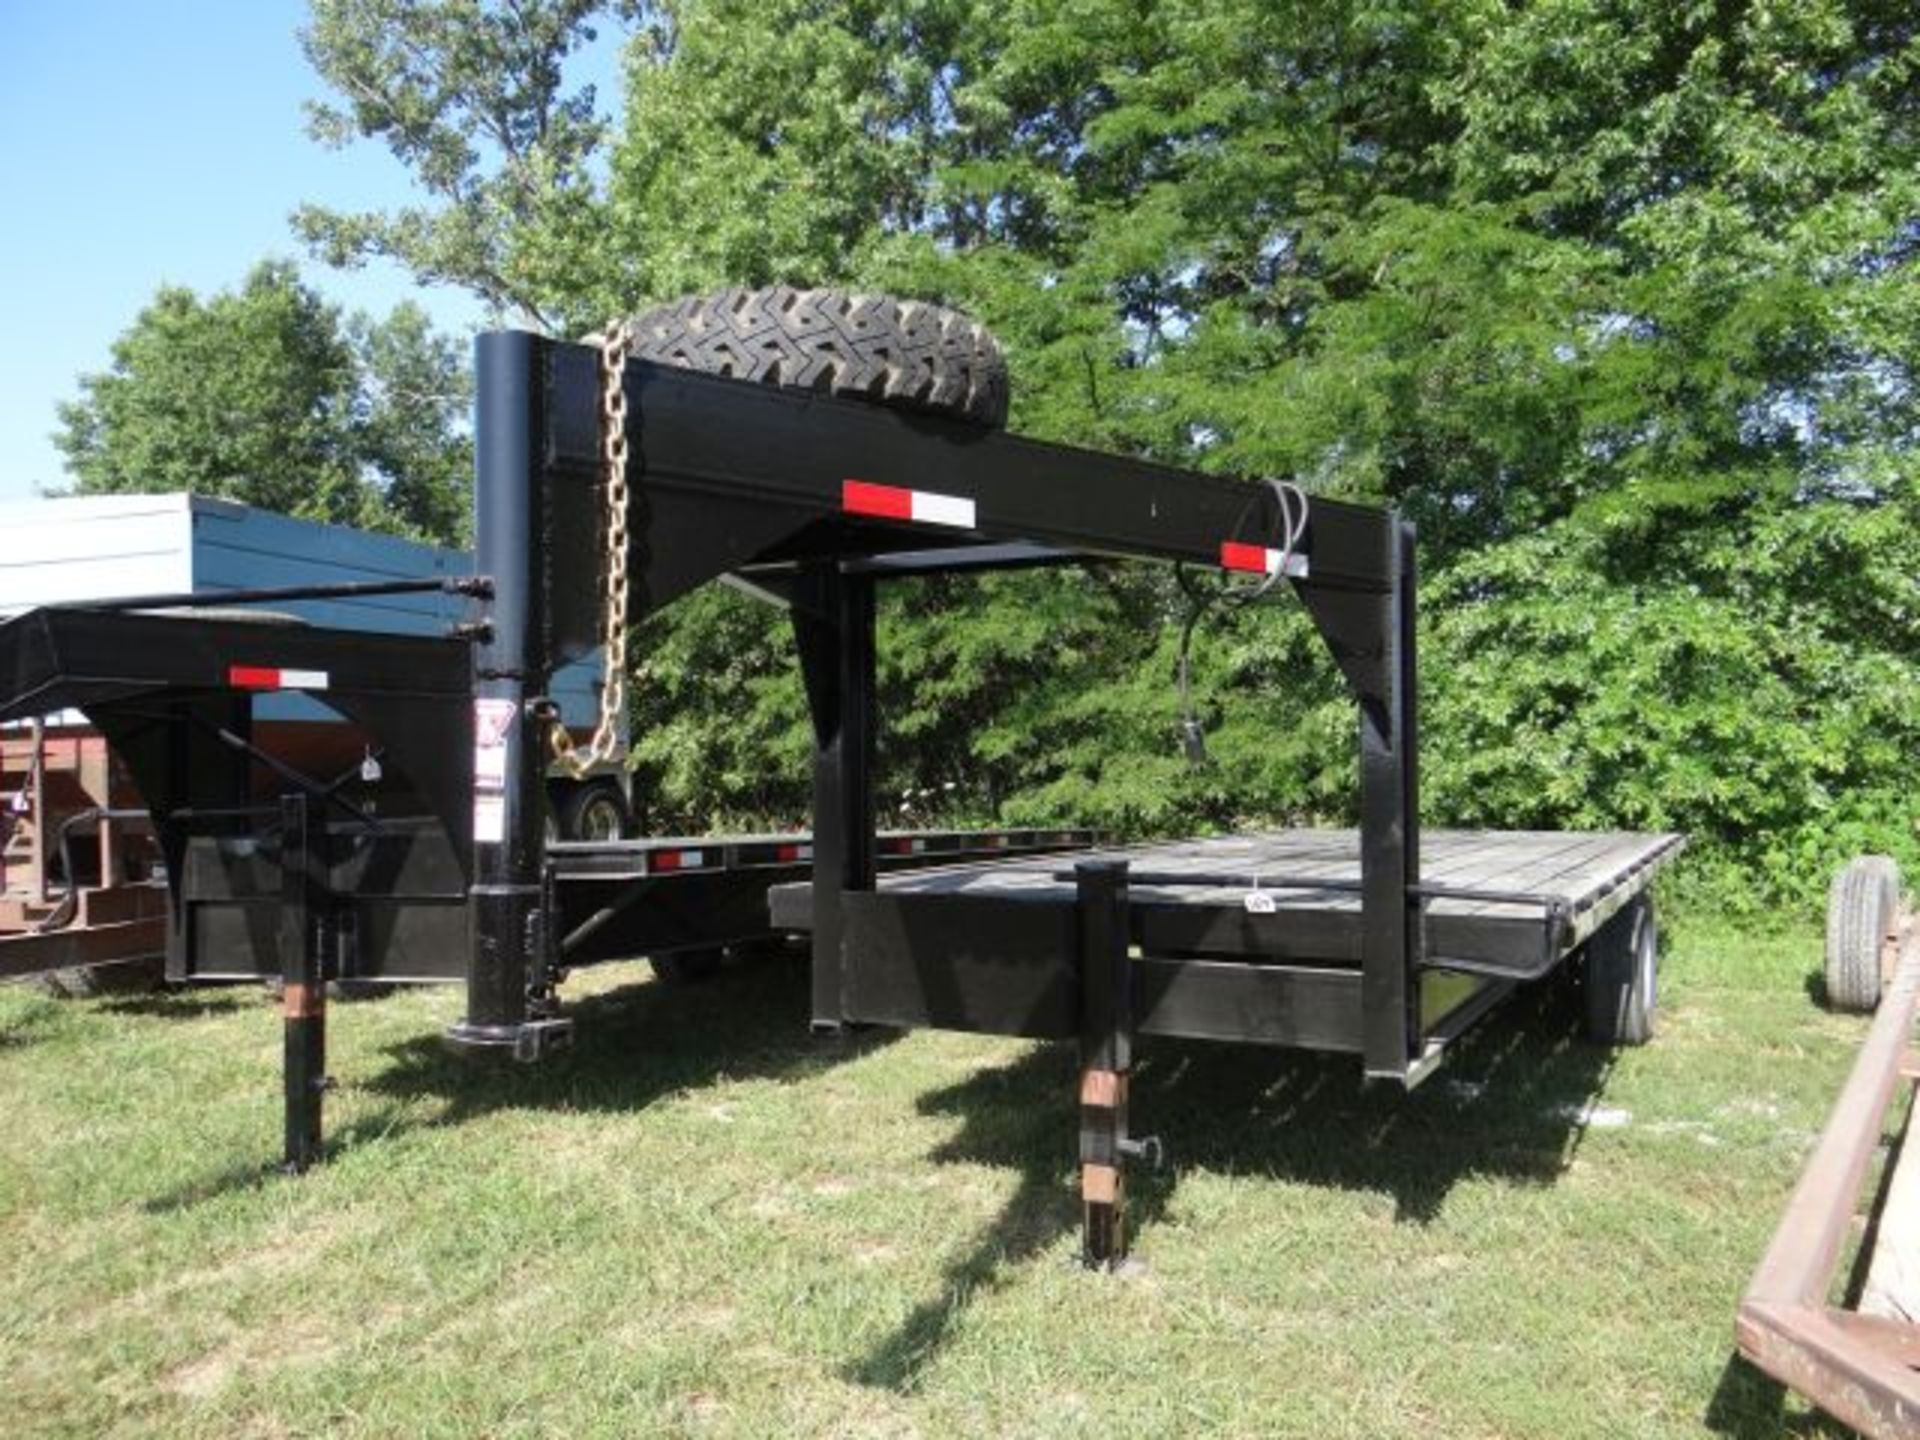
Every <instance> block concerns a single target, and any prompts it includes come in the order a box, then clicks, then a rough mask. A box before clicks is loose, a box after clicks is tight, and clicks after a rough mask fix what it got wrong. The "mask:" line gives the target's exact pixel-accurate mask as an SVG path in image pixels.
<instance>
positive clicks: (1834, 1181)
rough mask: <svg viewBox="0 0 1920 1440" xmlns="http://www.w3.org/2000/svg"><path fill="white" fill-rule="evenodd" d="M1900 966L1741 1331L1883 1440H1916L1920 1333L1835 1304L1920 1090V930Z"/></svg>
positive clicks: (1911, 932) (1801, 1384)
mask: <svg viewBox="0 0 1920 1440" xmlns="http://www.w3.org/2000/svg"><path fill="white" fill-rule="evenodd" d="M1898 957H1899V958H1898V961H1897V963H1896V965H1895V966H1894V971H1893V978H1892V982H1891V984H1890V985H1889V986H1888V987H1887V990H1886V992H1885V993H1884V995H1883V996H1882V998H1881V1001H1880V1008H1879V1011H1878V1013H1877V1014H1876V1015H1875V1017H1874V1021H1873V1025H1872V1027H1871V1028H1870V1029H1869V1030H1868V1031H1867V1038H1866V1042H1865V1044H1863V1045H1862V1047H1861V1050H1860V1057H1859V1059H1858V1060H1856V1061H1855V1062H1854V1066H1853V1072H1852V1073H1851V1074H1850V1075H1849V1076H1848V1077H1847V1083H1846V1088H1845V1089H1843V1090H1842V1091H1841V1092H1840V1099H1839V1101H1838V1102H1837V1103H1836V1104H1835V1105H1834V1107H1833V1113H1832V1115H1831V1117H1830V1118H1829V1119H1828V1121H1827V1125H1826V1129H1825V1130H1823V1131H1822V1132H1821V1134H1820V1140H1819V1143H1818V1144H1817V1145H1815V1147H1814V1150H1813V1154H1812V1155H1811V1156H1809V1157H1808V1160H1807V1164H1806V1168H1805V1170H1804V1171H1802V1172H1801V1175H1800V1182H1799V1184H1798V1185H1797V1186H1795V1187H1794V1191H1793V1196H1792V1198H1791V1199H1790V1200H1789V1201H1788V1202H1787V1208H1786V1212H1785V1214H1784V1215H1782V1217H1781V1220H1780V1225H1779V1228H1778V1229H1777V1230H1776V1231H1775V1232H1774V1236H1773V1242H1772V1243H1771V1244H1770V1245H1769V1246H1768V1247H1767V1253H1766V1255H1765V1256H1764V1257H1763V1258H1762V1260H1761V1261H1760V1267H1759V1269H1757V1270H1756V1271H1755V1272H1754V1276H1753V1281H1752V1283H1751V1284H1750V1285H1749V1286H1748V1287H1747V1293H1746V1295H1745V1296H1744V1297H1743V1298H1742V1300H1741V1301H1740V1308H1739V1313H1738V1319H1737V1321H1736V1325H1735V1330H1736V1334H1737V1337H1738V1341H1739V1346H1740V1353H1741V1354H1742V1355H1744V1356H1746V1357H1747V1359H1748V1360H1750V1361H1752V1362H1753V1363H1754V1364H1755V1365H1757V1366H1758V1367H1759V1368H1760V1369H1762V1370H1764V1371H1765V1372H1766V1373H1767V1374H1769V1375H1771V1376H1773V1377H1774V1378H1775V1379H1776V1380H1779V1381H1780V1382H1781V1383H1782V1384H1785V1385H1787V1386H1789V1387H1791V1388H1792V1389H1794V1390H1797V1391H1799V1392H1800V1393H1801V1394H1803V1395H1805V1396H1807V1397H1808V1398H1809V1399H1811V1400H1812V1401H1813V1402H1814V1403H1815V1404H1817V1405H1819V1406H1820V1407H1821V1408H1822V1409H1823V1410H1825V1411H1827V1412H1828V1413H1829V1414H1831V1415H1833V1416H1835V1417H1836V1418H1838V1419H1840V1420H1843V1421H1845V1422H1846V1423H1847V1424H1849V1425H1851V1426H1853V1427H1854V1428H1855V1429H1857V1430H1859V1431H1861V1432H1863V1433H1864V1434H1867V1435H1870V1436H1875V1437H1882V1440H1884V1437H1892V1436H1914V1437H1920V1370H1916V1369H1915V1367H1916V1366H1920V1326H1915V1325H1907V1324H1902V1323H1900V1322H1898V1321H1894V1320H1887V1319H1883V1318H1880V1317H1878V1316H1873V1315H1862V1314H1860V1313H1858V1312H1857V1311H1855V1310H1852V1309H1849V1308H1847V1307H1846V1306H1844V1305H1837V1304H1835V1303H1833V1301H1832V1299H1831V1295H1832V1290H1833V1284H1834V1277H1835V1271H1836V1269H1837V1267H1838V1266H1839V1264H1840V1259H1841V1255H1842V1252H1843V1251H1844V1249H1845V1247H1846V1242H1847V1239H1848V1236H1849V1234H1850V1233H1851V1232H1852V1231H1853V1229H1854V1225H1855V1211H1856V1208H1857V1207H1858V1205H1859V1204H1860V1195H1861V1187H1862V1185H1863V1184H1864V1182H1865V1180H1866V1176H1867V1170H1868V1166H1869V1164H1870V1162H1871V1161H1872V1159H1873V1155H1874V1152H1875V1150H1876V1149H1877V1148H1878V1146H1879V1143H1880V1138H1881V1135H1882V1132H1883V1128H1884V1125H1885V1122H1886V1115H1887V1107H1888V1106H1889V1104H1891V1103H1892V1101H1893V1100H1894V1098H1895V1096H1896V1094H1897V1092H1898V1091H1899V1088H1900V1087H1901V1086H1902V1085H1903V1084H1904V1085H1907V1086H1912V1085H1914V1083H1915V1082H1916V1081H1920V1069H1917V1068H1916V1066H1915V1064H1914V1059H1913V1054H1912V1051H1911V1048H1910V1044H1911V1037H1912V1034H1913V1024H1914V1018H1915V1014H1916V1012H1920V921H1917V920H1914V919H1909V920H1908V922H1907V924H1906V926H1905V929H1904V933H1903V937H1902V939H1901V941H1900V942H1899V949H1898ZM1908 1134H1909V1136H1911V1134H1912V1131H1911V1130H1909V1132H1908Z"/></svg>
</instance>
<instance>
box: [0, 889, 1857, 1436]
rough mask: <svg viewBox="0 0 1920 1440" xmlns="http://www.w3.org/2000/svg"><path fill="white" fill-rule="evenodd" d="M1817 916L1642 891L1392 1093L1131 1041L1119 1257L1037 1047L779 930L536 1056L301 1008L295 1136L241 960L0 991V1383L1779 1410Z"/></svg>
mask: <svg viewBox="0 0 1920 1440" xmlns="http://www.w3.org/2000/svg"><path fill="white" fill-rule="evenodd" d="M1818 960H1819V941H1818V938H1817V936H1815V935H1813V934H1812V933H1811V932H1810V931H1808V932H1796V933H1793V934H1790V935H1787V936H1784V937H1776V938H1763V939H1750V938H1747V937H1745V936H1743V935H1741V934H1738V933H1734V932H1732V931H1730V930H1727V929H1724V928H1720V929H1716V928H1711V927H1700V926H1696V927H1693V928H1690V929H1685V930H1683V931H1682V932H1681V933H1679V934H1678V935H1676V936H1675V937H1674V938H1673V940H1672V943H1671V945H1670V952H1669V955H1668V960H1667V968H1666V971H1665V987H1666V988H1665V1010H1664V1013H1663V1023H1664V1030H1663V1033H1662V1035H1661V1036H1660V1038H1659V1039H1658V1041H1657V1042H1656V1043H1655V1044H1654V1045H1652V1046H1650V1047H1648V1048H1646V1049H1644V1050H1638V1051H1633V1052H1629V1053H1623V1054H1619V1055H1617V1056H1610V1055H1608V1054H1606V1053H1604V1052H1601V1051H1597V1050H1595V1049H1593V1048H1591V1047H1588V1046H1586V1045H1584V1044H1581V1043H1580V1042H1579V1041H1578V1040H1577V1039H1576V1038H1575V1026H1574V1024H1573V1021H1572V1020H1571V1019H1570V1018H1569V1015H1568V1013H1567V1009H1566V1006H1565V1005H1564V1003H1563V1002H1561V1003H1556V1002H1555V1001H1554V1000H1553V998H1552V997H1551V996H1549V997H1545V998H1543V999H1541V1000H1540V1001H1539V1002H1538V1003H1534V1004H1528V1005H1522V1006H1518V1007H1514V1008H1513V1009H1512V1010H1510V1011H1509V1012H1508V1013H1507V1014H1505V1015H1503V1016H1501V1017H1498V1018H1497V1019H1496V1020H1495V1021H1494V1022H1493V1023H1492V1024H1491V1026H1490V1027H1488V1028H1486V1029H1485V1030H1484V1032H1483V1033H1481V1034H1480V1035H1479V1036H1477V1037H1476V1039H1475V1041H1474V1042H1473V1043H1471V1044H1470V1045H1469V1046H1467V1047H1465V1048H1463V1049H1462V1051H1461V1052H1460V1053H1459V1054H1458V1055H1457V1056H1456V1057H1455V1059H1454V1060H1453V1061H1452V1062H1451V1063H1450V1064H1449V1065H1448V1067H1447V1068H1446V1069H1445V1070H1444V1071H1443V1072H1442V1073H1441V1074H1440V1075H1439V1076H1438V1077H1436V1078H1435V1079H1434V1080H1433V1081H1432V1082H1431V1083H1429V1084H1428V1085H1427V1086H1426V1087H1424V1088H1423V1089H1422V1090H1420V1091H1417V1092H1415V1093H1414V1094H1413V1095H1411V1096H1402V1095H1395V1094H1393V1093H1391V1092H1389V1091H1387V1090H1385V1089H1379V1090H1365V1089H1363V1088H1362V1087H1361V1085H1360V1083H1359V1081H1358V1077H1357V1074H1356V1073H1355V1070H1354V1068H1353V1067H1352V1066H1351V1065H1350V1064H1347V1063H1342V1062H1335V1061H1332V1060H1327V1059H1320V1058H1314V1057H1301V1056H1293V1055H1285V1054H1272V1053H1265V1052H1260V1051H1254V1050H1235V1049H1228V1048H1225V1047H1187V1046H1179V1045H1172V1044H1164V1043H1161V1044H1150V1045H1148V1046H1147V1047H1146V1048H1145V1054H1144V1058H1143V1061H1142V1065H1141V1069H1140V1071H1139V1074H1138V1078H1137V1080H1136V1090H1135V1096H1136V1098H1135V1104H1134V1108H1135V1115H1136V1128H1139V1129H1141V1130H1151V1131H1156V1132H1158V1133H1159V1134H1161V1135H1162V1136H1163V1137H1164V1138H1165V1139H1166V1141H1167V1144H1168V1148H1169V1150H1170V1153H1171V1156H1172V1159H1173V1161H1174V1164H1175V1169H1174V1170H1173V1172H1172V1173H1169V1174H1168V1175H1165V1176H1162V1177H1159V1178H1157V1179H1155V1178H1147V1179H1144V1180H1142V1181H1141V1182H1140V1183H1139V1184H1138V1185H1137V1186H1136V1208H1135V1216H1136V1222H1137V1232H1138V1233H1137V1253H1138V1254H1139V1255H1140V1256H1141V1257H1143V1258H1144V1260H1145V1261H1146V1262H1147V1264H1146V1268H1145V1269H1144V1272H1143V1273H1139V1274H1134V1275H1128V1276H1121V1277H1102V1276H1096V1275H1091V1274H1087V1273H1085V1272H1083V1271H1081V1270H1080V1269H1079V1268H1078V1267H1077V1266H1076V1264H1075V1255H1076V1250H1077V1243H1078V1236H1077V1228H1076V1226H1077V1206H1076V1201H1075V1196H1074V1192H1073V1190H1072V1188H1071V1173H1072V1170H1073V1153H1072V1146H1073V1143H1074V1136H1075V1111H1074V1107H1073V1085H1072V1079H1073V1077H1072V1071H1071V1055H1070V1054H1069V1053H1068V1052H1067V1051H1066V1050H1065V1049H1064V1048H1062V1047H1042V1046H1035V1045H1030V1044H1026V1043H1022V1042H1015V1041H1005V1040H995V1039H982V1038H976V1037H969V1036H959V1035H943V1034H933V1033H921V1034H913V1035H908V1036H893V1035H888V1034H873V1035H866V1036H862V1037H860V1038H859V1039H858V1040H856V1041H853V1042H845V1043H838V1044H822V1043H819V1042H815V1041H813V1040H811V1039H809V1038H808V1036H807V1034H806V1026H805V1012H806V999H805V989H804V974H803V971H802V968H801V967H799V966H797V965H795V966H765V967H761V968H758V969H752V970H745V971H740V972H737V973H731V974H728V975H726V976H725V977H723V978H721V979H720V980H718V981H716V982H715V983H713V984H710V985H707V986H704V987H696V988H693V989H679V990H675V989H668V988H666V987H663V986H660V985H657V984H654V983H652V982H651V981H649V980H648V979H647V975H648V971H647V969H646V967H645V966H644V965H642V964H635V965H631V966H622V967H617V968H613V969H609V970H606V971H601V972H596V973H592V974H590V975H588V976H585V977H583V978H582V980H581V981H580V983H579V984H577V985H576V986H575V987H574V990H575V1006H576V1011H577V1013H578V1014H579V1017H580V1042H579V1045H578V1048H577V1049H576V1050H575V1051H574V1052H573V1053H572V1054H570V1055H567V1056H564V1057H562V1058H560V1059H558V1060H555V1061H553V1062H551V1063H549V1064H548V1065H547V1066H545V1067H544V1068H538V1069H522V1068H509V1069H500V1070H494V1069H484V1068H475V1067H473V1066H472V1065H470V1064H467V1063H463V1062H460V1061H457V1060H455V1059H453V1058H451V1057H449V1056H448V1055H446V1054H444V1053H443V1052H442V1050H441V1048H440V1046H439V1043H438V1040H437V1036H438V1033H439V1031H440V1028H441V1026H442V1025H443V1024H444V1023H445V1022H446V1021H447V1020H448V1019H450V1018H451V1017H452V1016H453V1014H454V1012H455V1009H456V1007H457V1004H458V996H457V995H456V994H454V993H452V992H446V991H441V992H430V993H429V992H422V993H411V994H407V995H403V996H399V997H396V998H394V999H390V1000H386V1001H381V1002H377V1003H368V1004H354V1005H336V1006H335V1007H334V1009H333V1012H332V1018H331V1024H332V1029H333V1036H332V1043H333V1056H332V1069H333V1071H334V1073H335V1074H336V1075H337V1076H338V1077H339V1080H340V1086H341V1088H340V1090H339V1091H338V1092H337V1093H336V1094H335V1095H334V1096H333V1097H331V1098H330V1101H329V1105H328V1117H327V1118H328V1127H329V1132H330V1138H331V1144H332V1152H331V1156H330V1159H329V1161H328V1163H327V1164H326V1165H324V1166H323V1167H322V1168H320V1169H318V1170H316V1171H315V1172H313V1173H312V1174H310V1175H308V1176H306V1177H304V1178H302V1179H299V1180H289V1179H283V1178H280V1177H277V1176H274V1175H272V1174H270V1173H268V1172H267V1171H266V1170H265V1169H264V1162H266V1161H268V1160H269V1159H271V1157H272V1156H273V1155H274V1154H275V1153H276V1152H277V1147H278V1141H279V1135H278V1124H279V1114H278V1090H277V1083H278V1082H277V1076H278V1065H279V1044H280V1031H279V1022H278V1018H277V1013H276V1011H275V1010H274V1009H273V1008H272V1007H271V1005H270V1004H269V1003H268V1002H267V1001H266V1000H265V999H264V998H263V997H262V996H261V995H260V994H258V993H257V992H233V991H228V992H202V993H195V994H185V995H174V996H165V997H158V998H152V999H139V1000H120V1001H114V1000H98V1001H88V1002H54V1001H50V1000H46V999H43V998H40V997H38V996H35V995H31V994H28V993H25V992H23V991H21V990H18V989H0V1116H3V1117H4V1118H0V1257H4V1259H3V1260H0V1384H4V1391H3V1392H0V1393H4V1396H5V1401H4V1411H0V1414H3V1415H4V1417H5V1418H4V1420H0V1428H4V1430H5V1431H6V1433H7V1434H9V1435H12V1436H24V1435H86V1436H95V1435H108V1434H122V1435H141V1436H145V1435H156V1434H157V1435H208V1436H215V1435H217V1436H237V1435H275V1436H277V1435H312V1434H328V1435H407V1436H413V1435H447V1436H473V1435H503V1436H504V1435H547V1434H568V1435H579V1436H596V1435H605V1436H634V1435H647V1434H737V1435H775V1434H779V1435H786V1434H822V1435H836V1436H837V1435H866V1434H872V1435H889V1436H891V1435H915V1434H919V1435H976V1434H997V1435H1020V1436H1026V1435H1075V1434H1099V1435H1101V1436H1128V1435H1165V1434H1177V1433H1192V1434H1209V1435H1246V1436H1314V1437H1324V1436H1355V1437H1362V1436H1364V1437H1377V1436H1395V1435H1418V1436H1420V1437H1422V1440H1434V1437H1469V1436H1472V1437H1493V1436H1500V1437H1505V1436H1554V1437H1561V1436H1585V1435H1591V1436H1605V1437H1609V1440H1616V1437H1622V1436H1627V1437H1638V1436H1663V1435H1698V1434H1702V1433H1721V1434H1729V1435H1737V1436H1753V1437H1758V1436H1770V1435H1777V1434H1781V1433H1789V1432H1790V1433H1811V1434H1824V1433H1827V1432H1826V1431H1825V1429H1824V1428H1823V1427H1822V1425H1821V1423H1820V1422H1819V1421H1818V1420H1816V1419H1813V1418H1811V1417H1809V1416H1808V1415H1807V1413H1806V1411H1805V1409H1804V1407H1802V1406H1801V1405H1800V1404H1799V1403H1798V1402H1796V1401H1794V1400H1793V1399H1792V1398H1791V1397H1784V1398H1783V1397H1782V1396H1781V1394H1780V1392H1779V1391H1778V1390H1777V1389H1776V1388H1775V1387H1772V1386H1771V1385H1769V1384H1767V1383H1766V1382H1765V1381H1764V1380H1762V1379H1761V1378H1760V1377H1758V1376H1756V1375H1754V1374H1753V1373H1752V1372H1750V1371H1747V1370H1745V1369H1744V1367H1741V1366H1739V1365H1737V1364H1733V1363H1730V1356H1731V1352H1732V1335H1733V1310H1734V1304H1735V1301H1736V1299H1737V1297H1738V1295H1739V1293H1740V1291H1741V1289H1742V1288H1743V1286H1744V1285H1745V1283H1746V1280H1747V1278H1748V1276H1749V1274H1750V1272H1751V1270H1752V1267H1753V1265H1754V1262H1755V1261H1756V1259H1757V1258H1758V1256H1759V1254H1760V1251H1761V1249H1762V1247H1763V1246H1764V1244H1765V1242H1766V1238H1767V1236H1768V1234H1769V1233H1770V1232H1771V1229H1772V1226H1773V1224H1774V1221H1775V1219H1776V1218H1777V1215H1778V1212H1779V1209H1780V1206H1781V1203H1782V1201H1783V1200H1784V1197H1785V1194H1786V1191H1787V1189H1788V1188H1789V1187H1790V1186H1791V1184H1792V1181H1793V1178H1794V1176H1795V1174H1796V1172H1797V1170H1798V1167H1799V1164H1800V1161H1801V1159H1802V1156H1803V1155H1804V1153H1805V1149H1806V1147H1807V1145H1808V1144H1809V1143H1810V1141H1811V1139H1812V1136H1813V1134H1814V1132H1816V1131H1817V1130H1818V1128H1819V1126H1820V1124H1821V1123H1822V1120H1823V1118H1824V1116H1825V1113H1826V1110H1827V1107H1828V1106H1829V1105H1830V1104H1831V1102H1832V1100H1833V1097H1834V1096H1835V1094H1836V1093H1837V1091H1838V1088H1839V1085H1840V1082H1841V1080H1842V1078H1843V1076H1844V1073H1845V1071H1846V1068H1847V1066H1848V1064H1849V1063H1850V1060H1851V1057H1852V1055H1853V1054H1854V1051H1855V1048H1856V1046H1857V1044H1858V1042H1859V1040H1860V1037H1861V1035H1862V1033H1863V1026H1862V1023H1861V1022H1860V1021H1858V1020H1852V1019H1846V1018H1841V1017H1835V1016H1830V1015H1827V1014H1825V1013H1823V1012H1822V1011H1821V1010H1820V1009H1819V1008H1818V1007H1816V1006H1815V1005H1814V1004H1813V1003H1812V1001H1811V1000H1810V999H1809V995H1808V980H1809V976H1810V975H1811V974H1812V973H1813V972H1814V971H1815V970H1816V969H1817V966H1818ZM1595 1107H1598V1108H1597V1109H1596V1108H1595ZM1583 1115H1592V1116H1594V1117H1597V1118H1596V1119H1595V1122H1594V1123H1583V1119H1582V1117H1583Z"/></svg>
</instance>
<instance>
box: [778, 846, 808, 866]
mask: <svg viewBox="0 0 1920 1440" xmlns="http://www.w3.org/2000/svg"><path fill="white" fill-rule="evenodd" d="M773 858H774V859H775V860H778V861H779V862H780V863H781V864H783V865H791V864H792V863H793V862H794V861H796V860H811V859H812V858H813V847H812V846H811V845H776V846H774V848H773Z"/></svg>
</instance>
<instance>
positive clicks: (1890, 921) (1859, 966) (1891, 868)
mask: <svg viewBox="0 0 1920 1440" xmlns="http://www.w3.org/2000/svg"><path fill="white" fill-rule="evenodd" d="M1899 910H1900V868H1899V867H1898V866H1897V865H1895V864H1894V863H1893V861H1892V860H1891V859H1889V858H1888V857H1887V856H1885V855H1861V856H1857V857H1856V858H1854V859H1852V860H1849V861H1848V862H1847V863H1846V864H1845V865H1843V866H1841V868H1840V870H1839V871H1838V872H1837V873H1836V874H1835V875H1834V877H1833V884H1832V885H1831V886H1829V887H1828V890H1827V954H1826V965H1825V968H1824V971H1823V973H1824V976H1825V979H1826V984H1827V1004H1828V1005H1829V1006H1831V1007H1832V1008H1833V1009H1835V1010H1851V1011H1856V1012H1860V1013H1865V1012H1867V1011H1870V1010H1872V1009H1874V1008H1875V1007H1876V1006H1877V1005H1879V1003H1880V982H1881V973H1880V958H1881V952H1882V948H1883V946H1884V945H1885V943H1886V938H1887V936H1888V935H1890V934H1892V933H1893V927H1894V925H1895V923H1896V919H1897V917H1898V914H1899Z"/></svg>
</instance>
